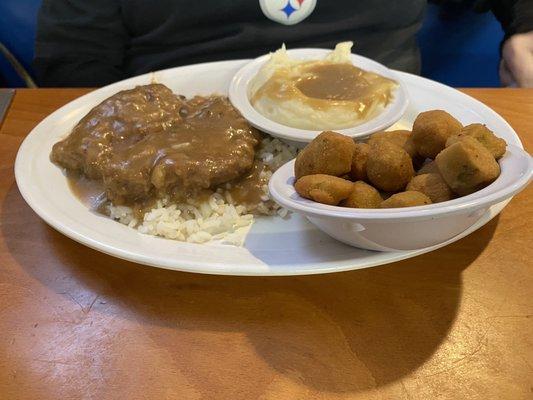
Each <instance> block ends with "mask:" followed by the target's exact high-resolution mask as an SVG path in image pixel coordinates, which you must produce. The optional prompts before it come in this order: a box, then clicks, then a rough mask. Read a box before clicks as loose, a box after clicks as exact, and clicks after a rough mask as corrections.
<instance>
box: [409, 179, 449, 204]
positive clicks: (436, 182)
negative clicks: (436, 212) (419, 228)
mask: <svg viewBox="0 0 533 400" xmlns="http://www.w3.org/2000/svg"><path fill="white" fill-rule="evenodd" d="M405 190H407V191H415V192H420V193H424V194H425V195H426V196H427V197H429V198H430V199H431V202H432V203H440V202H442V201H448V200H451V199H453V192H452V190H451V189H450V187H449V186H448V184H447V183H446V182H445V181H444V179H443V178H442V176H441V175H440V174H422V175H417V176H415V177H413V179H411V181H410V182H409V183H408V184H407V187H406V188H405Z"/></svg>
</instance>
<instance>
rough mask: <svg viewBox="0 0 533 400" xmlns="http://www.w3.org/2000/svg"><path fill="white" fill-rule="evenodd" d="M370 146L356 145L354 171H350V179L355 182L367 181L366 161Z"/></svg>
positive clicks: (353, 159) (364, 144) (353, 161)
mask: <svg viewBox="0 0 533 400" xmlns="http://www.w3.org/2000/svg"><path fill="white" fill-rule="evenodd" d="M369 151H370V146H369V145H368V144H366V143H356V144H355V150H354V152H353V157H352V169H351V171H350V177H351V178H352V179H353V180H354V181H366V180H367V176H366V161H367V159H368V153H369Z"/></svg>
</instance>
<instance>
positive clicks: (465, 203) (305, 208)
mask: <svg viewBox="0 0 533 400" xmlns="http://www.w3.org/2000/svg"><path fill="white" fill-rule="evenodd" d="M294 161H295V160H292V161H290V162H288V163H287V164H285V165H283V166H282V167H281V168H280V169H278V170H277V171H276V172H275V173H274V175H273V176H272V178H271V179H270V183H269V190H270V194H271V195H272V198H273V199H274V200H275V201H277V202H278V203H279V204H280V205H282V206H283V207H285V208H287V209H289V210H291V211H294V212H297V213H300V214H302V215H304V216H305V217H307V219H308V220H309V221H311V222H312V223H313V224H314V225H316V226H317V227H318V228H319V229H321V230H322V231H324V232H325V233H327V234H328V235H330V236H332V237H333V238H335V239H337V240H340V241H341V242H344V243H346V244H349V245H351V246H355V247H360V248H363V249H368V250H379V251H396V250H415V249H422V248H425V247H429V246H433V245H437V244H440V243H443V242H445V241H447V240H449V239H451V238H453V237H455V236H457V235H459V234H460V233H462V232H464V231H465V230H467V229H468V228H470V227H471V226H472V225H474V223H476V221H477V220H478V219H479V218H480V217H481V216H482V215H483V214H484V213H485V212H486V211H487V209H488V208H489V207H490V206H491V205H493V204H496V203H499V202H501V201H503V200H506V199H508V198H510V197H512V196H513V195H515V194H516V193H518V192H519V191H521V190H522V189H524V188H525V187H526V186H527V184H528V183H529V181H530V180H531V175H532V171H533V161H532V159H531V157H530V155H529V154H527V153H526V152H525V151H524V150H522V149H521V148H519V147H517V146H513V145H508V146H507V153H506V154H505V155H504V157H502V158H501V160H500V162H499V163H500V167H501V174H500V176H499V177H498V179H496V181H494V182H493V183H492V184H491V185H489V186H487V187H486V188H484V189H481V190H479V191H477V192H475V193H472V194H470V195H468V196H464V197H460V198H457V199H454V200H450V201H446V202H443V203H437V204H430V205H427V206H418V207H405V208H389V209H357V208H346V207H337V206H328V205H325V204H320V203H317V202H314V201H312V200H308V199H304V198H303V197H300V195H298V193H296V190H295V189H294V185H293V184H294V180H295V178H294Z"/></svg>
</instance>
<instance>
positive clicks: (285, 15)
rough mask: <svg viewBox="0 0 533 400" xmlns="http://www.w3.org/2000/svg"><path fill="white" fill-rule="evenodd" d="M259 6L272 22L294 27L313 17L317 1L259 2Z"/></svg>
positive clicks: (261, 0) (268, 0) (269, 0)
mask: <svg viewBox="0 0 533 400" xmlns="http://www.w3.org/2000/svg"><path fill="white" fill-rule="evenodd" d="M259 4H260V6H261V10H262V11H263V14H265V15H266V16H267V17H268V18H269V19H271V20H272V21H275V22H278V23H280V24H283V25H294V24H297V23H298V22H301V21H303V20H304V19H306V18H307V17H308V16H309V15H311V13H312V12H313V10H314V9H315V5H316V0H259Z"/></svg>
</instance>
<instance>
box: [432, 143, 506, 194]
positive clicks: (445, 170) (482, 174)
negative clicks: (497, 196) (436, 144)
mask: <svg viewBox="0 0 533 400" xmlns="http://www.w3.org/2000/svg"><path fill="white" fill-rule="evenodd" d="M435 162H436V163H437V166H438V168H439V171H440V174H441V175H442V177H443V178H444V180H445V181H446V183H447V184H448V186H449V187H450V188H451V189H452V190H453V191H454V192H455V193H457V194H458V195H460V196H464V195H467V194H470V193H473V192H475V191H477V190H479V189H482V188H484V187H485V186H487V185H489V184H490V183H492V182H493V181H494V180H495V179H496V178H497V177H498V176H499V175H500V166H499V165H498V163H497V162H496V160H495V159H494V157H493V156H492V154H491V153H490V151H489V150H487V148H486V147H485V146H483V145H482V144H481V143H479V142H478V141H477V140H476V139H474V138H472V137H464V138H463V139H461V140H459V141H457V142H455V143H454V144H452V145H450V146H449V147H446V148H445V149H444V150H443V151H441V152H440V153H439V155H438V156H437V158H436V159H435Z"/></svg>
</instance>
